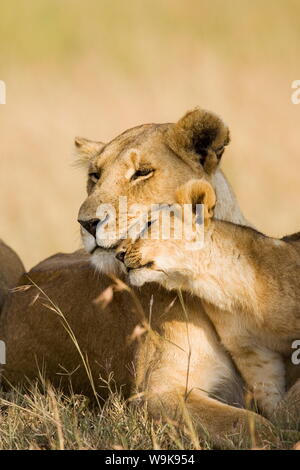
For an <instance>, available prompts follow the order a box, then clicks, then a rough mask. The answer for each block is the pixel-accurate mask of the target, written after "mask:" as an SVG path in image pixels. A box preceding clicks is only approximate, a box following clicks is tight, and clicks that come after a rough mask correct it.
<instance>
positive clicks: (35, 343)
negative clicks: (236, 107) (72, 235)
mask: <svg viewBox="0 0 300 470" xmlns="http://www.w3.org/2000/svg"><path fill="white" fill-rule="evenodd" d="M228 143H229V132H228V128H227V127H226V126H225V125H224V123H223V122H222V121H221V120H220V119H219V118H218V117H217V116H215V115H214V114H212V113H208V112H205V111H202V110H195V111H193V112H190V113H188V114H186V115H185V116H184V117H183V118H182V119H180V120H179V121H178V123H176V124H147V125H143V126H139V127H136V128H134V129H130V130H127V131H126V132H124V133H123V134H121V135H120V136H118V137H116V138H115V139H114V140H113V141H112V142H110V143H109V144H106V145H105V144H103V143H100V142H92V141H88V140H86V139H77V140H76V146H77V150H78V153H79V156H80V158H81V159H82V160H84V161H86V162H87V166H88V174H89V176H88V185H87V189H88V197H87V199H86V201H85V202H84V203H83V205H82V207H81V209H80V212H79V221H80V223H81V225H82V236H83V242H84V246H85V248H86V250H87V251H88V252H90V253H91V252H92V257H91V259H92V262H93V264H94V266H96V267H97V271H102V272H103V271H105V272H107V273H112V272H113V271H115V270H118V267H119V265H120V263H119V261H117V260H116V259H115V254H114V250H115V246H116V244H117V243H119V239H118V237H116V238H114V239H110V240H109V241H107V240H105V241H104V242H103V246H100V245H101V242H102V240H100V239H99V238H97V227H98V226H99V225H101V221H99V218H98V217H97V209H98V207H99V205H100V204H101V203H110V204H111V205H112V206H114V207H115V209H116V212H118V207H119V197H120V196H127V204H128V206H130V205H131V204H132V203H143V204H144V205H149V204H152V203H155V202H167V203H172V202H173V201H174V200H175V192H176V189H177V188H178V186H179V185H181V184H183V183H185V182H187V181H189V180H190V179H192V178H201V177H202V176H204V175H205V176H206V177H207V178H208V179H209V180H210V181H211V182H212V184H213V186H214V187H215V189H216V191H217V194H218V204H217V207H216V211H217V214H218V217H220V218H223V219H226V220H231V221H234V222H237V223H244V224H247V221H246V220H245V219H244V217H243V215H242V214H241V211H240V209H239V207H238V204H237V202H236V199H235V197H234V195H233V192H232V190H231V188H230V186H229V184H228V182H227V180H226V178H225V177H224V175H223V174H222V172H221V170H220V169H219V168H218V165H219V162H220V160H221V156H222V153H223V151H224V148H225V146H226V145H227V144H228ZM117 228H118V230H119V232H120V233H125V231H126V228H125V227H124V226H122V225H118V226H117ZM29 277H30V278H31V279H32V281H33V282H34V283H36V284H37V285H38V286H39V287H40V288H41V289H42V291H44V292H46V294H47V295H48V296H49V298H50V299H51V300H52V301H53V302H54V303H55V304H57V305H58V307H59V308H60V310H61V311H62V312H63V313H64V315H65V317H66V319H67V321H68V323H69V324H70V326H71V328H72V331H73V332H74V333H75V336H76V337H77V338H78V341H79V345H80V347H81V349H82V350H83V353H84V354H85V353H86V354H87V356H88V358H89V364H90V368H91V371H92V375H93V377H94V381H95V383H96V384H97V386H98V391H99V393H101V394H102V395H104V396H105V389H104V388H101V385H103V382H101V381H99V379H98V378H99V375H101V376H102V378H104V380H107V379H108V376H109V374H110V373H111V372H112V373H113V374H114V380H115V382H116V383H117V385H118V386H120V387H121V386H123V388H124V393H125V395H126V394H127V395H128V394H129V393H132V391H133V390H135V389H136V388H138V389H139V391H140V392H144V394H145V395H144V396H146V398H147V403H148V407H149V411H150V412H151V413H152V415H153V416H158V415H161V414H162V413H166V414H167V415H168V416H169V417H171V418H174V417H176V416H177V413H178V403H179V402H180V399H181V400H184V399H185V403H186V406H187V409H188V411H189V413H190V415H191V417H192V420H193V421H194V422H195V423H196V425H197V426H198V427H199V425H200V426H201V425H202V426H203V427H204V428H206V429H207V430H208V431H209V432H210V433H211V435H212V436H213V438H214V439H215V441H218V439H219V438H220V435H222V434H223V435H225V434H227V433H231V434H238V433H239V431H240V430H241V431H242V432H244V433H245V434H246V435H247V434H248V422H249V420H251V418H254V420H255V421H256V422H259V423H260V424H261V426H262V427H265V428H267V427H268V425H267V423H266V422H265V421H264V420H263V419H262V418H261V417H259V416H258V415H255V414H254V413H251V412H248V411H246V410H245V409H241V408H238V407H235V406H232V405H238V404H240V403H241V399H242V395H243V388H242V383H241V381H240V378H239V377H238V376H237V374H236V372H235V368H234V366H233V363H232V362H231V361H230V359H229V357H228V356H227V354H226V352H225V350H224V349H223V347H222V346H221V345H220V344H219V342H218V340H217V336H216V333H215V331H214V328H213V326H212V324H211V323H210V321H209V319H208V318H207V316H206V314H205V312H204V311H203V309H202V308H201V307H200V306H199V302H198V300H195V299H193V298H191V297H190V296H187V297H186V298H185V304H186V308H187V309H188V311H189V315H190V340H191V349H192V356H191V363H190V374H189V380H190V383H191V384H192V385H193V387H194V389H193V391H191V393H190V394H189V395H188V396H186V395H185V394H186V377H187V365H188V354H187V352H188V351H187V336H186V321H185V318H184V317H183V310H182V306H181V305H180V303H179V301H178V299H177V298H175V296H174V295H173V294H170V293H168V292H167V291H166V290H164V289H162V288H158V286H148V287H146V288H144V289H143V290H142V291H141V292H138V293H137V295H138V297H139V298H140V301H141V303H142V306H143V309H144V311H145V312H146V313H148V312H149V309H150V310H151V313H152V322H151V326H152V330H153V331H154V332H155V333H156V335H159V341H158V342H157V340H155V341H154V342H153V341H152V338H153V337H152V335H149V334H147V333H145V334H144V335H142V336H141V337H140V336H138V337H139V338H140V341H139V340H134V341H131V342H130V343H128V338H130V337H135V335H134V334H133V333H135V331H136V327H137V326H138V325H139V324H140V318H139V317H138V316H137V312H136V311H135V310H136V307H135V304H133V302H132V299H131V297H130V295H129V294H128V293H127V292H126V291H124V292H115V295H114V297H113V299H112V300H111V302H110V303H109V304H108V306H107V307H106V309H104V310H101V308H100V307H99V305H98V304H94V303H92V300H93V299H95V297H97V294H99V293H100V292H101V291H102V290H103V289H104V288H107V287H109V284H110V283H111V280H110V279H109V278H108V277H106V276H105V275H104V274H99V273H95V270H94V269H92V268H91V267H90V265H89V263H88V256H87V255H84V254H82V253H77V254H74V255H58V256H55V257H52V258H50V259H49V260H46V262H43V263H41V264H40V265H39V266H37V267H36V268H34V269H33V270H32V271H31V272H30V273H29ZM22 283H23V284H31V281H30V280H28V278H24V279H23V280H22V282H21V284H22ZM45 304H49V299H45V296H44V294H43V292H41V291H40V290H38V289H37V288H36V287H31V288H29V289H28V290H24V291H23V292H22V291H21V290H19V291H18V292H15V293H13V294H11V295H10V296H9V299H8V301H7V303H6V305H5V308H4V311H3V313H2V316H1V319H0V337H2V338H3V339H4V340H5V341H6V345H7V365H6V368H5V371H4V373H5V376H6V379H7V380H8V381H9V382H12V383H16V382H18V381H20V380H22V379H23V380H24V377H29V378H33V377H35V376H36V375H37V374H38V368H39V367H40V368H42V366H43V364H45V367H44V369H45V370H44V373H45V374H46V375H47V376H48V377H49V378H51V380H52V381H53V382H56V383H63V382H68V380H69V378H70V376H71V378H72V385H73V389H74V390H75V391H78V392H82V391H84V392H85V393H86V392H87V391H88V390H89V389H90V383H89V379H88V377H87V375H86V373H85V370H84V368H83V367H82V364H81V360H80V357H79V355H78V354H77V353H76V349H75V347H74V344H72V341H71V339H70V338H69V337H68V334H67V332H66V331H65V330H64V329H63V327H62V326H61V325H60V321H61V317H60V316H59V315H57V314H55V313H54V312H53V311H52V310H49V308H47V306H45ZM151 306H152V307H151ZM50 307H51V305H50ZM25 351H26V354H25ZM214 397H217V398H218V399H219V401H218V400H217V399H215V398H214Z"/></svg>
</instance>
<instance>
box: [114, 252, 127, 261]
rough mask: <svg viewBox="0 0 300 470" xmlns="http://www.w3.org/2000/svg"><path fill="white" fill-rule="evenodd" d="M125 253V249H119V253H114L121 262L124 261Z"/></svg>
mask: <svg viewBox="0 0 300 470" xmlns="http://www.w3.org/2000/svg"><path fill="white" fill-rule="evenodd" d="M125 254H126V251H119V253H117V254H116V258H117V259H118V260H119V261H121V263H124V258H125Z"/></svg>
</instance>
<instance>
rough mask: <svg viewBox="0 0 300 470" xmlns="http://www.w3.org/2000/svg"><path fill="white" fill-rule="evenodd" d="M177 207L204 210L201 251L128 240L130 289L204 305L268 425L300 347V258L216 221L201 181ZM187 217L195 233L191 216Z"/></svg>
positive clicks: (182, 192)
mask: <svg viewBox="0 0 300 470" xmlns="http://www.w3.org/2000/svg"><path fill="white" fill-rule="evenodd" d="M177 201H178V203H179V204H180V205H183V204H190V205H191V206H189V207H190V209H189V210H190V212H194V210H195V207H196V204H204V243H203V246H202V248H201V249H197V250H191V249H190V247H191V245H190V243H189V244H188V243H187V239H186V235H185V238H183V239H180V240H178V239H177V240H176V239H172V238H170V239H168V240H165V239H163V237H161V236H157V235H158V233H157V234H156V237H154V238H156V239H153V236H152V237H148V238H144V235H143V236H140V237H139V238H137V239H136V240H132V239H131V240H130V239H128V240H126V241H125V242H123V244H122V245H121V246H120V247H119V249H118V254H117V257H118V259H120V260H121V261H123V262H124V264H125V267H126V268H127V272H128V273H129V278H130V282H131V283H132V284H134V285H142V284H144V283H145V282H151V281H155V282H159V283H160V284H162V285H163V286H164V287H166V288H167V289H183V290H187V291H190V292H191V293H193V294H196V295H197V296H199V297H200V298H201V300H202V302H203V304H204V307H205V310H206V312H207V314H208V315H209V317H210V319H211V320H212V322H213V323H214V325H215V328H216V330H217V332H218V334H219V336H220V338H221V341H222V342H223V344H224V346H225V347H226V348H227V350H228V351H229V352H230V353H231V355H232V357H233V359H234V361H235V363H236V365H237V367H238V368H239V370H240V372H241V374H242V376H243V378H244V380H245V382H246V383H247V385H248V386H249V387H250V388H251V390H252V391H253V395H254V398H255V400H256V402H257V404H258V406H259V408H260V409H261V411H262V412H263V413H264V414H265V415H266V416H267V417H270V416H271V415H272V414H273V412H274V410H275V407H276V405H277V404H278V402H279V401H280V399H281V398H282V397H283V395H284V392H285V369H284V365H283V356H288V355H290V353H291V352H292V350H291V347H292V343H293V341H294V340H296V339H300V250H299V248H298V251H297V248H296V244H293V243H288V242H287V241H283V240H277V239H274V238H271V237H267V236H265V235H263V234H261V233H259V232H257V231H255V230H253V229H251V228H248V227H244V226H241V225H235V224H233V223H230V222H224V221H221V220H217V219H214V218H213V212H214V206H215V203H216V195H215V192H214V190H213V188H212V186H211V185H210V184H209V183H208V182H206V181H204V180H192V181H190V182H188V183H187V184H185V185H184V186H182V187H180V188H179V189H178V191H177ZM186 207H187V206H186ZM191 217H193V224H194V226H195V225H196V216H195V215H191ZM175 219H176V216H173V218H172V220H173V225H174V221H175ZM172 220H171V224H172ZM150 225H151V223H149V222H148V226H150ZM155 225H156V224H155V223H153V224H152V226H151V228H148V229H147V230H148V231H150V230H152V231H153V230H154V228H155ZM157 230H158V232H159V229H157ZM144 232H145V231H144ZM195 233H196V232H195ZM151 234H153V232H151ZM194 236H195V235H194ZM189 240H191V238H189Z"/></svg>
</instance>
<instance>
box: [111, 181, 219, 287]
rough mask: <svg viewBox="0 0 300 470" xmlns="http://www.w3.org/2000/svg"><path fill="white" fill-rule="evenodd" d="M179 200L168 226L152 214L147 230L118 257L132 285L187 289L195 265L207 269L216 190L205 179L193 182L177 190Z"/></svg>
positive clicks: (123, 247)
mask: <svg viewBox="0 0 300 470" xmlns="http://www.w3.org/2000/svg"><path fill="white" fill-rule="evenodd" d="M176 200H177V205H176V206H175V208H173V210H172V212H170V213H169V214H168V215H169V222H168V223H166V220H167V219H166V218H163V217H159V216H158V215H157V213H153V212H151V213H149V219H148V221H147V222H146V224H145V229H144V230H143V231H142V232H141V233H140V234H139V235H138V236H137V237H136V238H135V239H132V238H128V239H127V240H125V241H124V242H122V243H121V244H120V246H119V247H118V249H117V253H116V258H117V259H118V260H119V261H121V262H122V263H123V266H124V268H125V270H126V272H127V273H128V275H129V280H130V282H131V284H133V285H136V286H141V285H143V284H144V283H145V282H159V283H161V284H162V285H163V286H164V287H165V288H167V289H173V288H177V289H178V288H184V289H186V288H187V283H188V280H189V279H191V280H192V279H193V276H194V273H195V262H196V261H197V263H199V262H200V263H201V265H203V266H205V262H206V261H205V257H206V252H205V247H204V244H205V238H206V236H207V235H208V232H209V231H210V226H211V219H212V217H213V215H214V207H215V204H216V194H215V191H214V189H213V187H212V186H211V185H210V183H208V182H207V181H205V180H191V181H189V182H188V183H186V184H185V185H183V186H181V187H180V188H179V189H178V190H177V192H176ZM200 205H201V206H200ZM199 207H201V209H202V211H201V212H199V210H198V209H199ZM178 209H181V210H178ZM162 211H164V207H162V209H161V212H160V213H162ZM178 221H179V222H180V224H178ZM167 225H168V226H167ZM166 226H167V229H168V237H166V230H165V228H166ZM169 227H170V229H169ZM178 228H179V230H178ZM201 235H203V238H202V237H201Z"/></svg>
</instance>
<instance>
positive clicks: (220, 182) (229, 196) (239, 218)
mask: <svg viewBox="0 0 300 470" xmlns="http://www.w3.org/2000/svg"><path fill="white" fill-rule="evenodd" d="M212 185H213V187H214V188H215V191H216V195H217V204H216V208H215V216H216V218H217V219H220V220H228V221H229V222H233V223H235V224H241V225H246V226H249V227H250V226H252V224H250V222H248V220H247V219H246V218H245V217H244V215H243V214H242V211H241V209H240V207H239V205H238V201H237V198H236V196H235V194H234V192H233V190H232V187H231V185H230V184H229V182H228V180H227V178H226V177H225V175H224V173H223V172H222V170H220V169H218V170H217V171H216V172H215V174H214V175H213V177H212Z"/></svg>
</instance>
